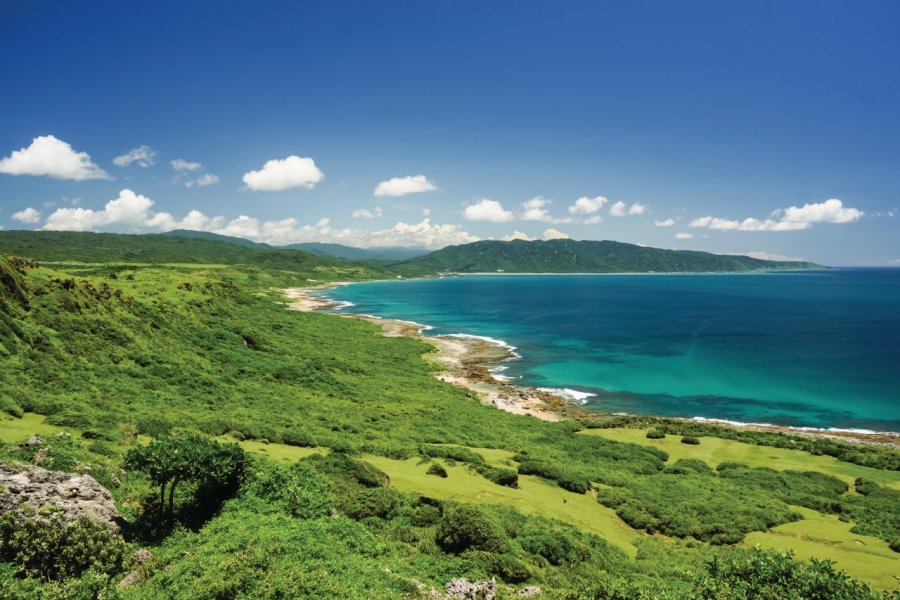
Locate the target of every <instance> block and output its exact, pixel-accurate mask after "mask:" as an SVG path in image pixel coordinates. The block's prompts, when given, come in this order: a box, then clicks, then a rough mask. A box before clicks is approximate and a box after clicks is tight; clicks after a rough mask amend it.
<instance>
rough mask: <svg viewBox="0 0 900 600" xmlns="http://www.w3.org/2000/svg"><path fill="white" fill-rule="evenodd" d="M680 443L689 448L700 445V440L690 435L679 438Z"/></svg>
mask: <svg viewBox="0 0 900 600" xmlns="http://www.w3.org/2000/svg"><path fill="white" fill-rule="evenodd" d="M681 443H682V444H688V445H690V446H697V445H699V444H700V439H699V438H697V437H694V436H692V435H686V436H684V437H683V438H681Z"/></svg>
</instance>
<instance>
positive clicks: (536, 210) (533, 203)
mask: <svg viewBox="0 0 900 600" xmlns="http://www.w3.org/2000/svg"><path fill="white" fill-rule="evenodd" d="M550 204H551V202H550V200H547V199H546V198H543V197H541V196H538V197H536V198H532V199H531V200H527V201H525V202H523V203H522V205H521V207H520V208H521V209H522V219H523V220H525V221H544V220H546V219H548V218H549V217H550V213H549V212H548V211H547V209H546V207H547V206H550Z"/></svg>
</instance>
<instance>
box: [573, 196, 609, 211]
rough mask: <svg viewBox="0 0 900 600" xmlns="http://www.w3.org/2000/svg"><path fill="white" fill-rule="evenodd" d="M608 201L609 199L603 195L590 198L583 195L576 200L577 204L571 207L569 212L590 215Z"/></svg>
mask: <svg viewBox="0 0 900 600" xmlns="http://www.w3.org/2000/svg"><path fill="white" fill-rule="evenodd" d="M606 203H607V199H606V198H604V197H603V196H595V197H593V198H588V197H587V196H582V197H581V198H579V199H578V200H576V201H575V204H573V205H572V206H570V207H569V212H570V213H571V214H573V215H590V214H593V213H595V212H597V211H599V210H600V209H601V208H603V206H604V205H605V204H606Z"/></svg>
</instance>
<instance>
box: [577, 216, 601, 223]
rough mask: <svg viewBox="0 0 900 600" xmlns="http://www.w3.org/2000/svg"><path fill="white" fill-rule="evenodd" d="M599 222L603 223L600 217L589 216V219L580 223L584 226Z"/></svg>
mask: <svg viewBox="0 0 900 600" xmlns="http://www.w3.org/2000/svg"><path fill="white" fill-rule="evenodd" d="M601 222H603V217H601V216H600V215H591V216H590V217H588V218H587V219H585V220H584V221H582V223H584V224H585V225H596V224H597V223H601Z"/></svg>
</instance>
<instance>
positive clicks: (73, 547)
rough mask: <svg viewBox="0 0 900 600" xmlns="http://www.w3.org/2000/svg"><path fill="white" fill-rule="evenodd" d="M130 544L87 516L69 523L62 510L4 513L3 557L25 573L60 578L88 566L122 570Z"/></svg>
mask: <svg viewBox="0 0 900 600" xmlns="http://www.w3.org/2000/svg"><path fill="white" fill-rule="evenodd" d="M126 548H127V546H126V544H125V541H124V540H123V539H122V537H121V536H119V535H118V534H115V533H113V532H112V531H110V530H109V529H108V528H106V527H105V526H103V525H100V524H97V523H95V522H93V521H91V520H90V519H88V518H86V517H82V518H81V519H79V520H77V521H75V522H73V523H69V524H66V523H64V522H63V520H62V512H61V511H59V510H51V511H49V514H42V515H40V516H35V515H34V514H33V513H30V514H29V513H26V514H23V513H16V512H13V511H10V512H7V513H6V514H4V515H3V516H2V517H0V561H2V562H9V563H12V564H14V565H16V566H17V567H18V568H19V570H20V573H21V574H22V575H27V576H31V577H40V578H43V579H45V580H47V581H60V580H63V579H68V578H72V577H79V576H81V575H82V574H83V573H84V572H86V571H88V570H93V571H97V572H100V573H118V572H119V571H121V570H122V564H123V560H124V557H125V550H126Z"/></svg>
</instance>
